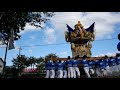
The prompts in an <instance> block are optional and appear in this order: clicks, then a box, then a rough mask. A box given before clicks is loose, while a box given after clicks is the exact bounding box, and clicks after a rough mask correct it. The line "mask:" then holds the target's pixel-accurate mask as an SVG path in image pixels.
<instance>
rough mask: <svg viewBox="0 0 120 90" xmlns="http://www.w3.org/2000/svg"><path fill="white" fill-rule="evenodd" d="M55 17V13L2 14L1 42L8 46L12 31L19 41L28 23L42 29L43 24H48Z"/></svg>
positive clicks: (0, 18)
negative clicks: (21, 32)
mask: <svg viewBox="0 0 120 90" xmlns="http://www.w3.org/2000/svg"><path fill="white" fill-rule="evenodd" d="M53 15H54V13H53V12H0V41H2V44H6V42H7V41H8V39H9V37H10V34H11V31H12V30H13V31H14V40H18V39H20V35H19V33H20V31H22V30H24V27H25V26H26V24H27V23H29V24H30V25H32V26H35V27H37V28H38V27H40V28H42V26H41V23H42V22H43V23H46V22H47V21H48V20H49V17H52V16H53Z"/></svg>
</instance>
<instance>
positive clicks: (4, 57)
mask: <svg viewBox="0 0 120 90" xmlns="http://www.w3.org/2000/svg"><path fill="white" fill-rule="evenodd" d="M8 44H9V41H7V44H6V50H5V57H4V66H3V77H5V67H6V57H7V51H8Z"/></svg>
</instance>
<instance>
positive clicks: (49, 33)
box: [44, 27, 56, 44]
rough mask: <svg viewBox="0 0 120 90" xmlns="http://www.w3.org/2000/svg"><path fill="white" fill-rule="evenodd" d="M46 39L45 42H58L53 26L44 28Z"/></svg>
mask: <svg viewBox="0 0 120 90" xmlns="http://www.w3.org/2000/svg"><path fill="white" fill-rule="evenodd" d="M44 35H45V40H44V42H45V43H47V44H52V43H55V42H56V35H55V30H54V29H53V28H48V27H47V28H46V29H45V30H44Z"/></svg>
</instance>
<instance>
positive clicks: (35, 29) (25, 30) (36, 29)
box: [20, 23, 45, 35]
mask: <svg viewBox="0 0 120 90" xmlns="http://www.w3.org/2000/svg"><path fill="white" fill-rule="evenodd" d="M41 26H42V27H45V24H44V23H42V24H41ZM39 30H41V28H36V27H34V26H31V25H29V24H28V23H27V24H26V26H25V29H24V30H23V31H21V32H20V35H22V34H24V33H26V32H28V31H39Z"/></svg>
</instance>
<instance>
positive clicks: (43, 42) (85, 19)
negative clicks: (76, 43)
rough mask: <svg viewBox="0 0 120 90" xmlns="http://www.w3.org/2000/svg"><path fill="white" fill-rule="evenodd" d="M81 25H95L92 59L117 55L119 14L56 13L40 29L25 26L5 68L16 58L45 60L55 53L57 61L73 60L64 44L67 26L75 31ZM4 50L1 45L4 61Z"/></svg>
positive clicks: (119, 27) (0, 49) (68, 48)
mask: <svg viewBox="0 0 120 90" xmlns="http://www.w3.org/2000/svg"><path fill="white" fill-rule="evenodd" d="M78 21H80V22H81V24H82V25H83V26H84V28H88V27H89V26H90V25H91V24H92V23H93V22H95V41H93V42H92V49H91V51H92V57H95V56H104V55H115V53H117V52H118V50H117V44H118V42H119V40H118V39H117V37H118V34H119V33H120V12H55V15H54V16H53V17H52V18H50V21H48V22H47V23H45V24H44V23H43V24H42V26H43V27H44V28H43V29H40V28H35V27H33V26H30V25H29V24H26V27H25V30H24V31H21V32H20V33H19V34H20V35H21V39H19V40H18V41H15V42H14V45H15V49H12V50H8V53H7V58H6V65H7V66H11V65H12V62H11V60H12V59H13V58H15V57H16V56H17V54H19V49H18V48H19V47H21V48H22V50H21V51H20V54H22V55H26V56H28V57H30V56H34V57H36V58H38V57H40V56H41V57H44V56H46V55H48V54H50V53H55V54H56V55H58V56H59V57H60V58H66V57H67V56H71V57H72V53H71V45H70V43H67V42H66V41H65V35H64V32H65V31H67V27H66V24H68V25H69V26H71V27H72V28H73V29H74V25H75V24H77V22H78ZM4 56H5V46H4V45H0V57H1V58H3V59H4Z"/></svg>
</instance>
